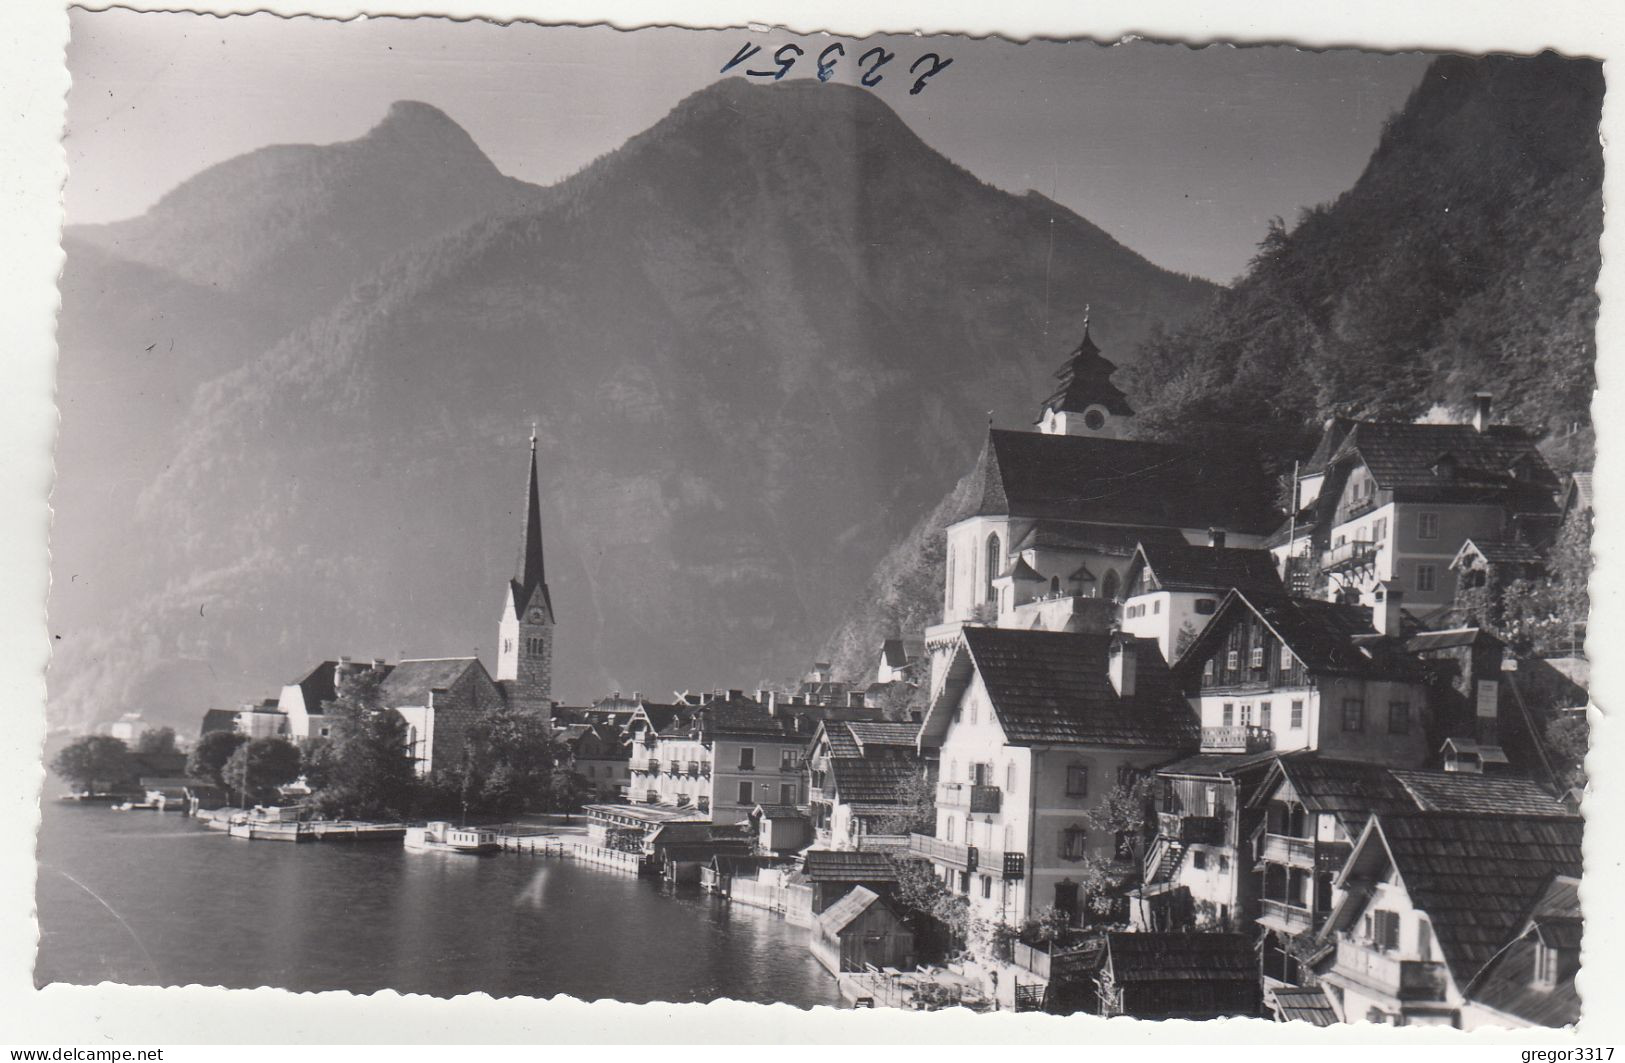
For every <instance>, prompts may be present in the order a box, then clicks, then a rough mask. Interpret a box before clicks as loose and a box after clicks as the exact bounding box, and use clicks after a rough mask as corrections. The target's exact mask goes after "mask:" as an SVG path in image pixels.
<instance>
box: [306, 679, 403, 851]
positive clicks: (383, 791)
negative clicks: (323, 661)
mask: <svg viewBox="0 0 1625 1063" xmlns="http://www.w3.org/2000/svg"><path fill="white" fill-rule="evenodd" d="M382 682H383V673H381V672H379V671H376V670H374V669H365V670H361V671H355V672H351V673H348V674H346V675H343V676H341V677H340V679H339V697H338V700H336V701H334V702H333V703H332V704H331V705H329V706H328V707H327V710H326V713H327V715H328V716H329V717H332V718H333V720H334V724H333V736H332V742H331V746H330V748H327V749H323V750H320V751H319V752H317V753H316V754H315V758H313V764H312V767H313V768H314V769H315V774H316V775H317V776H318V777H319V778H320V779H321V780H322V784H323V785H322V787H321V789H320V790H318V791H317V792H316V795H315V803H316V806H317V807H318V808H320V809H321V810H322V811H323V812H326V813H328V814H329V815H340V816H352V817H355V818H358V819H401V818H404V817H405V816H406V815H408V814H409V813H410V812H411V810H412V809H413V808H414V807H415V805H416V801H417V790H418V785H417V773H416V771H415V770H414V768H413V765H412V759H411V753H410V751H409V750H408V749H407V744H406V738H407V735H406V720H405V719H403V718H402V717H401V714H400V713H398V712H395V711H393V710H391V709H387V708H385V707H384V705H383V700H382V695H381V693H380V690H379V687H380V685H381V684H382Z"/></svg>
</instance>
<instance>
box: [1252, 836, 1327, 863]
mask: <svg viewBox="0 0 1625 1063" xmlns="http://www.w3.org/2000/svg"><path fill="white" fill-rule="evenodd" d="M1258 855H1259V858H1260V859H1262V860H1268V861H1269V862H1270V863H1272V864H1286V865H1288V866H1289V867H1314V866H1315V840H1314V839H1313V838H1294V837H1292V836H1291V835H1290V834H1265V835H1264V848H1263V851H1262V852H1260V853H1259V854H1258Z"/></svg>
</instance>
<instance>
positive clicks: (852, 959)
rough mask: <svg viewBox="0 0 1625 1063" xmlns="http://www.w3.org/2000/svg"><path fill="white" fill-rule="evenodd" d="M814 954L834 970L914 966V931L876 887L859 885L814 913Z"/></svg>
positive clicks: (819, 960)
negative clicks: (869, 887)
mask: <svg viewBox="0 0 1625 1063" xmlns="http://www.w3.org/2000/svg"><path fill="white" fill-rule="evenodd" d="M808 947H809V948H810V949H812V954H813V956H814V958H816V959H817V960H818V962H819V963H821V964H823V965H824V966H825V967H826V968H827V969H828V970H829V971H830V973H832V974H840V973H841V972H842V971H861V970H864V969H865V968H867V967H905V968H906V967H912V966H914V933H913V931H911V930H909V928H908V924H907V923H906V922H905V921H904V920H903V917H902V915H900V914H899V913H898V912H897V910H896V909H895V908H893V907H892V906H891V904H890V903H889V902H888V901H886V900H885V899H884V898H883V897H881V896H880V895H879V894H878V893H876V892H875V891H874V890H868V889H864V888H863V887H862V886H856V887H854V888H853V889H852V890H851V891H849V892H848V893H847V894H846V896H844V897H842V898H841V899H840V900H838V901H836V902H835V903H834V904H832V905H830V906H829V907H828V908H826V909H825V910H824V911H822V912H820V913H819V914H818V915H816V916H814V917H813V932H812V939H811V940H810V941H809V942H808Z"/></svg>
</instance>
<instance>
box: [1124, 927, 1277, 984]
mask: <svg viewBox="0 0 1625 1063" xmlns="http://www.w3.org/2000/svg"><path fill="white" fill-rule="evenodd" d="M1106 954H1107V962H1108V963H1109V964H1110V965H1111V971H1112V978H1113V980H1114V981H1116V982H1118V983H1128V984H1132V983H1136V982H1233V981H1238V980H1249V981H1250V980H1252V979H1254V978H1256V977H1257V976H1258V957H1257V955H1256V954H1254V952H1253V945H1252V941H1251V939H1250V938H1249V937H1248V936H1247V935H1246V934H1188V933H1162V932H1155V931H1141V932H1139V933H1124V932H1122V931H1110V932H1108V933H1107V934H1106Z"/></svg>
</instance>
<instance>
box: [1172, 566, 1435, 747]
mask: <svg viewBox="0 0 1625 1063" xmlns="http://www.w3.org/2000/svg"><path fill="white" fill-rule="evenodd" d="M1373 612H1375V617H1373ZM1373 620H1375V626H1374V625H1373ZM1401 632H1402V617H1401V614H1400V610H1399V604H1398V595H1397V594H1394V595H1393V596H1392V598H1390V599H1389V601H1388V602H1387V603H1386V604H1385V605H1384V606H1383V607H1380V608H1378V609H1376V610H1374V611H1373V610H1371V609H1366V608H1364V607H1361V606H1353V605H1340V604H1337V603H1334V602H1324V601H1316V600H1312V599H1305V598H1288V597H1285V596H1283V595H1273V596H1271V595H1259V594H1248V593H1245V592H1243V591H1240V590H1233V591H1231V592H1230V593H1229V594H1228V595H1227V596H1226V597H1225V599H1224V600H1223V602H1221V603H1220V605H1219V608H1218V609H1217V610H1216V611H1215V613H1214V616H1213V619H1212V620H1211V621H1210V622H1209V623H1208V625H1207V626H1206V627H1205V628H1203V629H1202V633H1201V634H1200V635H1198V636H1197V638H1196V641H1195V642H1194V643H1192V644H1191V646H1190V648H1189V649H1188V650H1187V651H1186V652H1185V653H1184V655H1183V656H1181V657H1180V658H1179V661H1178V663H1177V664H1176V665H1175V666H1174V681H1175V682H1176V683H1177V684H1178V685H1179V688H1180V689H1181V690H1182V691H1183V692H1184V694H1185V695H1186V696H1187V697H1188V698H1189V699H1190V703H1191V706H1192V708H1193V709H1194V710H1195V712H1196V713H1197V715H1198V717H1199V718H1200V721H1201V729H1202V731H1201V748H1202V751H1203V752H1207V753H1256V752H1263V751H1265V750H1271V749H1273V750H1276V751H1278V752H1287V751H1290V750H1296V749H1314V750H1319V751H1321V752H1322V753H1325V754H1328V755H1332V756H1338V757H1344V758H1348V759H1354V760H1370V761H1373V762H1378V763H1384V764H1395V765H1401V766H1406V767H1415V766H1419V765H1421V764H1422V763H1423V761H1424V760H1426V759H1427V757H1428V755H1429V754H1430V753H1432V752H1433V751H1434V749H1435V748H1436V747H1435V746H1434V745H1433V743H1432V740H1431V737H1430V736H1431V734H1432V732H1431V731H1430V729H1429V728H1430V719H1429V716H1428V711H1429V694H1428V685H1427V673H1426V672H1425V670H1424V669H1423V668H1422V666H1421V664H1420V662H1419V661H1418V660H1417V659H1416V657H1415V656H1414V655H1413V654H1411V653H1410V652H1409V651H1408V650H1407V649H1406V646H1405V642H1404V640H1403V638H1402V637H1401Z"/></svg>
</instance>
